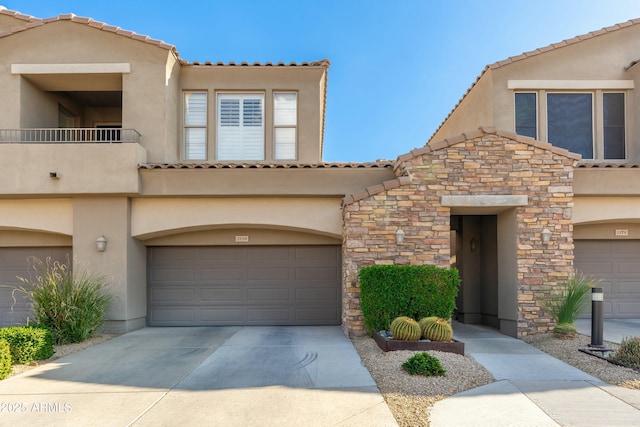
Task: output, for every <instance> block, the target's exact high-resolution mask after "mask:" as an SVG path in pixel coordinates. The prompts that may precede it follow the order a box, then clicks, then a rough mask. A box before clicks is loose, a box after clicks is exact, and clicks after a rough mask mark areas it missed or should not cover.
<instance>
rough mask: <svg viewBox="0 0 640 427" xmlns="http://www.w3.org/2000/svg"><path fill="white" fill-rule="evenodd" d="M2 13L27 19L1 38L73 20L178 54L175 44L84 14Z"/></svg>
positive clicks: (2, 11)
mask: <svg viewBox="0 0 640 427" xmlns="http://www.w3.org/2000/svg"><path fill="white" fill-rule="evenodd" d="M0 14H3V15H9V16H13V17H14V18H18V19H21V20H23V21H25V24H24V25H23V26H19V27H15V28H12V29H10V30H9V31H6V32H4V33H0V38H1V37H6V36H10V35H12V34H15V33H18V32H20V31H24V30H27V29H30V28H33V27H37V26H40V25H46V24H50V23H52V22H57V21H71V22H75V23H78V24H82V25H87V26H89V27H91V28H97V29H99V30H102V31H108V32H111V33H115V34H118V35H120V36H123V37H128V38H131V39H133V40H138V41H141V42H144V43H149V44H152V45H154V46H158V47H161V48H163V49H167V50H170V51H172V52H174V53H175V55H176V56H178V52H177V51H176V48H175V46H173V45H170V44H168V43H165V42H163V41H162V40H156V39H152V38H150V37H148V36H145V35H141V34H137V33H134V32H133V31H126V30H122V29H120V28H119V27H114V26H111V25H107V24H105V23H104V22H99V21H95V20H93V19H91V18H85V17H82V16H76V15H74V14H73V13H66V14H62V15H58V16H54V17H51V18H46V19H39V18H34V17H33V16H28V15H23V14H21V13H20V12H16V11H12V10H7V9H0Z"/></svg>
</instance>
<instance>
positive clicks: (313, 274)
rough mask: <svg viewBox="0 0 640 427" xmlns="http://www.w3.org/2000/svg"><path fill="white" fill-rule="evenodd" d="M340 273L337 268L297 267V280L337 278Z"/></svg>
mask: <svg viewBox="0 0 640 427" xmlns="http://www.w3.org/2000/svg"><path fill="white" fill-rule="evenodd" d="M339 275H340V274H339V272H338V270H337V269H335V268H312V267H307V268H296V279H297V280H336V279H337V278H338V276H339Z"/></svg>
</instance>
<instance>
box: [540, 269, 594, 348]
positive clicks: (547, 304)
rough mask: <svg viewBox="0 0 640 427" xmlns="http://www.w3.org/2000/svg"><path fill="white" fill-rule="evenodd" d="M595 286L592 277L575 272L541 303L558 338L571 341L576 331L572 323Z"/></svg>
mask: <svg viewBox="0 0 640 427" xmlns="http://www.w3.org/2000/svg"><path fill="white" fill-rule="evenodd" d="M596 284H597V280H595V279H593V278H592V277H590V276H588V275H586V274H583V273H580V272H576V273H575V274H573V275H572V276H570V277H569V278H568V279H567V280H566V281H564V282H561V283H559V284H558V285H557V286H555V287H554V289H553V290H552V291H551V294H549V296H548V297H547V298H546V299H544V300H543V301H542V306H543V307H544V309H545V310H547V312H549V314H550V315H551V317H552V318H553V320H554V321H555V322H556V326H555V328H554V329H553V334H554V335H555V336H556V337H558V338H568V339H572V338H574V337H575V336H576V334H577V330H576V327H575V326H574V324H573V323H574V322H575V321H576V319H577V318H578V316H579V315H580V314H581V312H582V311H583V309H584V302H585V297H586V296H587V294H588V293H589V291H591V289H592V288H593V287H594V286H595V285H596Z"/></svg>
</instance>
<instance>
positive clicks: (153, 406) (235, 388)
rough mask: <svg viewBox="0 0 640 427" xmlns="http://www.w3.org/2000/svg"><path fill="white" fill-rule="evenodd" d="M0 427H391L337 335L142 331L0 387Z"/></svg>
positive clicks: (318, 331)
mask: <svg viewBox="0 0 640 427" xmlns="http://www.w3.org/2000/svg"><path fill="white" fill-rule="evenodd" d="M0 425H11V426H91V425H96V426H129V425H133V426H176V425H184V426H204V425H215V426H363V427H364V426H366V427H369V426H397V423H396V421H395V419H394V418H393V415H392V414H391V411H390V410H389V408H388V407H387V405H386V404H385V402H384V399H383V398H382V396H381V394H380V392H379V390H378V388H377V386H376V384H375V382H374V381H373V379H372V378H371V375H370V374H369V372H368V371H367V369H366V368H365V367H364V366H363V365H362V363H361V361H360V357H359V356H358V353H357V352H356V351H355V349H354V348H353V345H352V344H351V342H350V341H349V340H348V339H347V338H346V337H345V336H344V334H343V332H342V329H341V328H340V327H339V326H335V327H332V326H320V327H306V326H305V327H217V328H215V327H209V328H205V327H202V328H198V327H190V328H147V329H142V330H139V331H135V332H131V333H129V334H126V335H122V336H120V337H117V338H115V339H113V340H111V341H107V342H105V343H102V344H99V345H97V346H94V347H92V348H90V349H87V350H84V351H81V352H78V353H75V354H72V355H70V356H68V357H65V358H62V359H59V360H57V361H55V362H53V363H48V364H46V365H43V366H41V367H39V368H36V369H33V370H31V371H28V372H26V373H24V374H22V375H19V376H16V377H12V378H8V379H6V380H3V381H0Z"/></svg>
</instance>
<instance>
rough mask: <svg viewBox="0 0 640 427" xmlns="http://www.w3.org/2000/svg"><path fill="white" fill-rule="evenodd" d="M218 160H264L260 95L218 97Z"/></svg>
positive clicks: (262, 100)
mask: <svg viewBox="0 0 640 427" xmlns="http://www.w3.org/2000/svg"><path fill="white" fill-rule="evenodd" d="M217 159H218V160H264V95H263V94H218V132H217Z"/></svg>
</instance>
